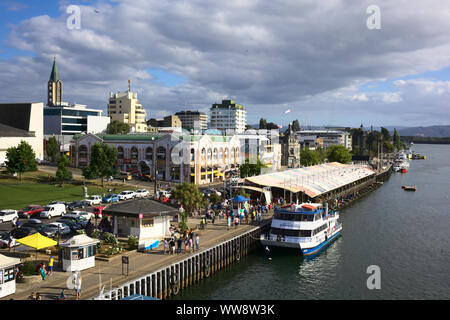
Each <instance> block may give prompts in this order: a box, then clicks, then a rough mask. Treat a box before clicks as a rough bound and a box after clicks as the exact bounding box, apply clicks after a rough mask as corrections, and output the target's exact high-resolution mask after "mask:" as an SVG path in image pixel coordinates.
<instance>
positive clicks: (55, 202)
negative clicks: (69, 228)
mask: <svg viewBox="0 0 450 320" xmlns="http://www.w3.org/2000/svg"><path fill="white" fill-rule="evenodd" d="M49 204H63V205H64V206H65V207H66V208H67V205H68V203H67V202H65V201H52V202H50V203H49Z"/></svg>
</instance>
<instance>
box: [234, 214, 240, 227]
mask: <svg viewBox="0 0 450 320" xmlns="http://www.w3.org/2000/svg"><path fill="white" fill-rule="evenodd" d="M238 224H239V218H238V216H236V217H235V218H234V228H237V227H238Z"/></svg>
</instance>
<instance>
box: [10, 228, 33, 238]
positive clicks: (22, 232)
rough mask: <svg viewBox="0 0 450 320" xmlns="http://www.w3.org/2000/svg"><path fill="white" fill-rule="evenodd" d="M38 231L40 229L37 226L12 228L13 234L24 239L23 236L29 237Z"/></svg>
mask: <svg viewBox="0 0 450 320" xmlns="http://www.w3.org/2000/svg"><path fill="white" fill-rule="evenodd" d="M37 232H38V231H37V230H36V229H35V228H30V227H21V228H18V229H14V230H12V231H11V235H12V236H13V238H15V239H22V238H25V237H28V236H30V235H32V234H35V233H37Z"/></svg>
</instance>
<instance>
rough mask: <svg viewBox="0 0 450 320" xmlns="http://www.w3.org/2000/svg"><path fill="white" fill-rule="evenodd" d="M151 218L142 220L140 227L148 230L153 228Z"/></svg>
mask: <svg viewBox="0 0 450 320" xmlns="http://www.w3.org/2000/svg"><path fill="white" fill-rule="evenodd" d="M153 223H154V221H153V218H151V219H142V227H143V228H150V227H153Z"/></svg>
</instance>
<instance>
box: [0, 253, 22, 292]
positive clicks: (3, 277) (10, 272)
mask: <svg viewBox="0 0 450 320" xmlns="http://www.w3.org/2000/svg"><path fill="white" fill-rule="evenodd" d="M19 264H20V259H19V258H11V257H7V256H5V255H3V254H0V298H3V297H6V296H8V295H10V294H14V293H15V292H16V279H15V277H14V268H15V266H17V265H19Z"/></svg>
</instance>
